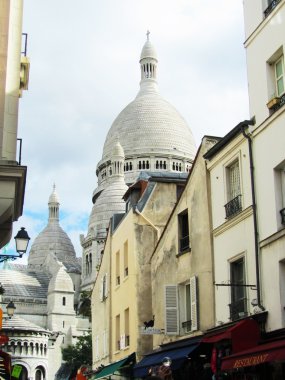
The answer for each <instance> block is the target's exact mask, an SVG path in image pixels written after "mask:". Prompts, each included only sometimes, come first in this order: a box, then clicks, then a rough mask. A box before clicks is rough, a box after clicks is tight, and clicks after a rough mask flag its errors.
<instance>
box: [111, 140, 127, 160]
mask: <svg viewBox="0 0 285 380" xmlns="http://www.w3.org/2000/svg"><path fill="white" fill-rule="evenodd" d="M112 153H113V154H112V156H113V157H122V158H125V153H124V149H123V147H122V145H121V144H120V142H119V140H118V141H117V142H116V143H115V146H114V148H113V152H112Z"/></svg>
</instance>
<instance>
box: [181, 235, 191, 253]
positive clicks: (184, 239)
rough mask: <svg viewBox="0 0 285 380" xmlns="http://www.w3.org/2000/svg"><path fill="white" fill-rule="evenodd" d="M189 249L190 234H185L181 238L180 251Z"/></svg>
mask: <svg viewBox="0 0 285 380" xmlns="http://www.w3.org/2000/svg"><path fill="white" fill-rule="evenodd" d="M187 249H189V235H187V236H183V237H182V238H180V240H179V252H183V251H186V250H187Z"/></svg>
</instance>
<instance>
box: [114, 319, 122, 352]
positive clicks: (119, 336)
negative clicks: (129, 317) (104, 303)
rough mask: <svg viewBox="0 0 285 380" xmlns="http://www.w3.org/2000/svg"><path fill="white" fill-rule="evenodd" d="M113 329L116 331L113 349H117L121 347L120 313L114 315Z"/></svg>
mask: <svg viewBox="0 0 285 380" xmlns="http://www.w3.org/2000/svg"><path fill="white" fill-rule="evenodd" d="M115 331H116V335H115V337H116V342H115V351H118V350H120V348H121V344H120V339H121V335H120V314H118V315H116V330H115Z"/></svg>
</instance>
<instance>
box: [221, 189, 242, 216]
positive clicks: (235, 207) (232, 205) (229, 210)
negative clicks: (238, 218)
mask: <svg viewBox="0 0 285 380" xmlns="http://www.w3.org/2000/svg"><path fill="white" fill-rule="evenodd" d="M225 210H226V219H228V218H231V217H232V216H234V215H236V214H237V213H239V212H240V211H241V210H242V205H241V195H238V196H237V197H235V198H233V199H232V200H230V201H229V202H228V203H227V204H226V205H225Z"/></svg>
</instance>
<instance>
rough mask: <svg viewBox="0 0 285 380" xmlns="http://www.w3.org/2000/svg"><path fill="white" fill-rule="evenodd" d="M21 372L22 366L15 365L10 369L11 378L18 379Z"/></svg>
mask: <svg viewBox="0 0 285 380" xmlns="http://www.w3.org/2000/svg"><path fill="white" fill-rule="evenodd" d="M21 371H22V366H20V365H18V364H15V365H14V366H13V369H12V377H15V378H16V379H19V377H20V374H21Z"/></svg>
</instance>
